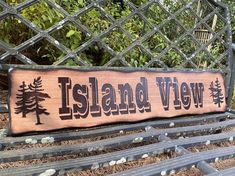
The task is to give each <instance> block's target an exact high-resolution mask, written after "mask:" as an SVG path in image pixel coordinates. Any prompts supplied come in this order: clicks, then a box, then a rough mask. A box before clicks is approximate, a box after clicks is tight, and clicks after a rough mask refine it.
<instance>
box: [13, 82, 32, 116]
mask: <svg viewBox="0 0 235 176" xmlns="http://www.w3.org/2000/svg"><path fill="white" fill-rule="evenodd" d="M19 87H20V89H18V92H20V93H19V94H16V98H17V99H18V101H17V102H16V105H17V107H16V108H15V113H16V114H20V113H22V117H23V118H25V117H26V114H27V113H29V112H30V109H31V108H32V105H31V103H32V102H31V101H30V100H29V94H28V93H29V88H28V86H27V85H26V84H25V82H24V81H23V82H22V85H20V86H19Z"/></svg>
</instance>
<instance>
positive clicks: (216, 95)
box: [209, 78, 224, 107]
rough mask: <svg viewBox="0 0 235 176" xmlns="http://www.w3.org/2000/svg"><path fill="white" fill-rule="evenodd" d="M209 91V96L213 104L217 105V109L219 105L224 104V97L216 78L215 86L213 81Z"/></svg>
mask: <svg viewBox="0 0 235 176" xmlns="http://www.w3.org/2000/svg"><path fill="white" fill-rule="evenodd" d="M209 89H210V91H211V95H210V96H211V97H212V98H213V102H214V104H217V105H218V107H220V106H221V104H222V103H223V102H224V100H223V99H224V96H223V94H222V88H221V85H220V82H219V80H218V78H216V81H215V84H214V82H213V81H212V82H211V84H210V88H209Z"/></svg>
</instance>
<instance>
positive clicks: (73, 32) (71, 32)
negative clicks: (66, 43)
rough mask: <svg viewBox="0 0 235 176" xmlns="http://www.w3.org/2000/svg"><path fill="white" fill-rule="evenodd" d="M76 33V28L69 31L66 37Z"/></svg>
mask: <svg viewBox="0 0 235 176" xmlns="http://www.w3.org/2000/svg"><path fill="white" fill-rule="evenodd" d="M74 34H75V31H74V30H70V31H69V32H67V34H66V37H71V36H73V35H74Z"/></svg>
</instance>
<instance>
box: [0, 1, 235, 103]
mask: <svg viewBox="0 0 235 176" xmlns="http://www.w3.org/2000/svg"><path fill="white" fill-rule="evenodd" d="M40 1H41V0H25V1H24V2H23V3H21V4H18V5H16V6H10V5H8V4H7V3H6V2H4V1H0V6H2V7H3V12H1V13H0V20H4V19H5V18H6V17H7V16H9V15H13V16H14V17H15V18H17V19H19V20H20V21H21V22H22V23H24V24H25V25H26V26H27V27H28V28H30V29H31V30H33V31H34V32H35V33H36V35H35V36H34V37H32V38H30V39H28V40H27V41H25V42H23V43H21V44H20V45H18V46H16V47H13V48H12V47H11V46H9V45H7V44H6V43H4V42H2V41H1V40H0V47H1V48H3V49H4V50H5V53H3V54H2V55H1V56H0V71H4V70H8V69H9V68H12V67H25V68H27V67H30V68H42V69H45V68H46V69H47V68H50V67H61V65H63V64H64V63H66V61H67V60H68V59H71V58H72V59H74V60H75V61H76V62H77V63H79V65H80V66H82V67H86V68H91V67H94V66H92V65H91V64H90V63H88V62H84V61H83V60H82V59H81V58H79V53H80V52H82V51H83V50H85V49H87V48H89V47H90V46H92V45H93V44H94V43H95V42H98V44H100V45H101V47H102V48H104V49H105V50H106V51H107V52H108V53H109V54H111V55H112V56H113V58H112V59H111V60H110V61H108V62H107V63H106V64H105V65H104V66H102V68H107V67H113V65H114V63H115V62H116V61H119V62H120V63H122V65H123V67H125V68H124V69H127V70H128V69H130V67H131V65H130V63H128V62H127V61H126V60H125V55H126V54H127V53H128V52H130V51H131V50H132V49H133V48H135V47H140V48H141V49H142V50H143V52H144V53H145V54H146V55H148V56H149V57H150V58H151V59H150V61H149V62H148V63H147V64H146V65H145V66H144V67H143V69H149V68H150V67H152V64H154V63H158V64H160V65H161V68H160V70H161V69H163V70H183V69H184V68H183V67H184V66H185V65H187V64H188V63H189V64H190V65H191V68H188V69H190V70H191V69H194V70H212V69H214V68H213V67H214V65H216V64H219V65H220V66H221V62H222V60H223V58H224V57H227V60H226V63H225V67H226V68H225V69H224V70H220V71H222V72H223V73H224V75H225V80H226V93H227V102H228V103H229V102H230V100H231V97H232V90H233V85H234V75H235V71H234V70H235V68H234V67H235V66H234V65H235V64H234V62H235V57H234V55H233V51H232V33H231V26H230V25H231V24H230V17H229V10H228V7H227V6H226V5H224V4H223V3H221V2H214V1H213V0H206V1H203V2H205V3H206V4H207V5H208V6H209V7H210V8H211V9H212V12H210V13H209V14H208V15H207V16H205V17H200V16H199V15H198V14H196V13H195V12H194V10H193V7H192V6H193V4H195V3H196V2H197V0H192V1H191V2H190V3H188V1H187V0H184V1H182V3H184V6H183V7H182V8H180V9H179V10H178V11H176V12H173V13H172V12H170V11H169V10H167V9H166V7H164V5H162V4H161V3H160V2H159V1H155V0H150V1H147V2H146V3H145V4H143V5H142V6H140V7H136V6H135V5H134V4H133V3H132V1H125V3H126V5H127V6H128V7H129V8H131V10H132V12H131V13H130V14H129V15H127V16H126V17H124V18H121V19H119V20H115V19H114V18H113V17H112V16H111V15H109V14H108V13H106V12H105V11H104V9H103V8H102V4H103V3H105V1H104V0H96V1H91V0H89V1H88V5H87V6H86V7H84V8H82V9H80V11H79V12H77V13H75V14H73V15H71V14H69V13H68V12H67V11H65V10H64V9H63V8H62V7H60V6H59V5H58V4H56V3H53V2H52V1H49V0H44V2H45V3H47V4H48V5H49V6H50V7H52V8H53V9H56V10H57V11H58V12H59V13H61V14H62V15H63V16H64V19H62V20H61V21H59V22H58V23H55V24H54V25H53V26H52V27H50V28H48V29H46V30H42V29H40V28H39V27H37V26H36V25H35V24H33V23H32V22H30V21H29V20H27V19H26V18H25V17H23V16H22V15H21V14H20V11H21V10H22V9H25V8H27V7H29V6H31V5H33V4H36V3H38V2H40ZM153 4H156V5H157V6H159V7H160V8H161V9H163V10H164V11H165V13H166V14H167V15H168V16H169V17H168V18H167V19H166V20H165V21H163V22H161V23H160V24H159V25H156V24H155V25H154V24H151V23H149V21H148V19H147V17H146V14H145V13H146V10H148V7H151V6H152V5H153ZM93 8H96V9H97V10H98V11H99V12H100V13H101V14H102V15H104V16H105V18H107V19H108V20H109V21H111V22H112V25H111V26H110V27H109V28H108V29H107V30H104V31H103V32H101V33H100V34H98V35H97V36H92V32H91V31H89V29H88V28H87V27H86V26H84V25H83V24H81V23H78V22H77V20H76V19H77V18H78V17H79V16H81V15H83V14H86V12H87V11H88V10H89V9H93ZM187 9H188V10H190V12H191V13H192V15H193V16H195V18H197V19H199V20H198V22H197V24H195V26H194V28H191V29H190V30H187V29H186V27H184V25H183V24H182V22H181V21H180V20H179V19H178V16H179V15H180V14H181V13H183V12H184V11H185V10H187ZM221 11H222V12H223V13H224V15H223V14H221V13H220V12H221ZM215 14H216V15H217V16H218V18H219V19H220V20H222V21H223V23H224V26H223V28H222V29H221V30H220V31H218V32H214V31H213V30H212V29H211V27H210V26H209V25H208V24H207V21H208V19H210V18H211V17H213V16H214V15H215ZM135 15H138V16H139V17H140V18H141V20H143V21H144V23H145V24H148V25H149V26H150V28H151V30H150V31H148V32H146V33H145V34H144V35H143V36H141V37H140V38H138V39H136V40H135V39H133V37H132V36H131V34H130V33H129V32H128V31H127V30H126V29H125V28H124V27H123V23H124V22H125V21H126V20H128V19H131V18H132V17H133V16H135ZM170 20H174V21H175V22H176V24H177V25H179V26H180V28H182V29H183V30H184V31H185V32H184V33H183V34H182V35H181V36H180V37H179V38H178V39H177V41H176V42H174V41H170V40H169V39H168V38H167V37H166V36H165V35H164V34H163V33H162V31H161V27H162V26H164V25H166V23H167V22H169V21H170ZM67 22H72V23H73V24H74V25H75V26H76V27H77V28H78V29H79V30H80V31H82V32H84V33H85V34H86V35H87V36H91V38H90V39H89V40H88V41H87V42H85V43H84V44H82V45H81V46H79V47H78V48H76V49H75V50H74V51H72V50H71V49H69V48H68V47H66V46H65V45H63V44H62V43H59V42H58V41H57V40H56V39H55V38H53V37H52V36H51V33H52V32H54V31H56V30H58V29H60V28H61V27H63V26H65V24H66V23H67ZM202 24H203V25H204V26H206V28H207V29H208V31H209V32H211V33H213V37H212V38H211V40H210V41H209V42H208V43H206V44H202V43H200V42H199V41H198V40H197V39H196V37H195V36H194V35H193V31H194V30H195V28H198V27H200V26H201V25H202ZM114 28H118V29H120V30H121V31H122V33H124V34H125V35H126V36H127V37H128V38H129V39H130V40H131V41H132V43H131V44H130V46H127V47H126V48H125V49H124V50H123V51H121V52H120V53H119V52H116V51H114V50H113V49H112V48H110V47H109V46H108V45H107V44H106V43H104V42H103V41H102V38H103V37H105V36H107V35H108V34H109V33H111V32H112V30H113V29H114ZM156 32H158V33H159V34H160V36H161V37H163V38H164V39H165V40H166V41H167V42H168V43H169V47H167V48H165V49H164V50H163V51H162V52H161V53H160V54H159V55H158V56H157V57H156V56H155V55H154V54H153V53H152V52H151V51H150V49H148V48H146V47H145V46H144V45H143V42H144V41H146V40H147V39H149V38H150V37H151V36H153V35H154V34H155V33H156ZM221 34H226V36H225V38H226V39H225V42H226V43H224V45H225V46H226V50H225V51H223V53H222V54H221V55H220V56H219V57H218V58H214V57H213V55H212V54H211V53H210V52H209V51H207V50H204V49H205V48H206V47H208V46H209V45H211V44H212V43H213V42H214V41H215V40H216V39H218V38H219V37H220V35H221ZM186 36H190V37H191V38H192V40H193V42H196V43H197V44H198V45H199V48H198V49H197V50H196V51H194V52H193V53H191V55H190V56H187V55H186V54H185V53H184V52H183V51H181V49H180V48H179V46H178V44H179V41H181V40H183V39H184V38H185V37H186ZM42 39H46V40H47V41H48V42H50V43H51V44H52V45H53V46H55V47H56V48H58V49H59V50H61V51H62V52H64V53H65V54H66V55H65V56H64V57H63V58H62V59H60V60H59V61H58V62H55V63H54V64H53V65H52V66H39V65H37V64H36V63H35V62H34V61H33V58H27V57H26V56H25V55H23V54H22V53H21V52H22V51H23V50H24V49H26V48H28V47H30V46H31V45H32V44H34V43H36V42H38V41H40V40H42ZM172 48H174V49H175V50H176V51H177V52H178V54H179V55H180V56H181V57H182V58H183V60H184V62H183V63H182V64H181V69H179V68H169V67H168V66H167V65H166V64H165V63H164V62H163V61H162V60H161V58H162V57H163V56H164V55H166V54H167V52H168V51H169V50H170V49H172ZM201 51H206V52H207V54H208V55H209V57H211V58H213V59H214V60H213V62H212V63H211V64H210V65H209V67H208V68H207V69H199V68H197V65H196V64H195V63H194V62H193V61H192V59H193V58H194V57H195V56H196V55H197V54H199V53H200V52H201ZM12 56H14V57H16V58H17V59H18V60H19V61H21V62H23V63H24V64H26V66H22V65H9V64H6V61H7V60H8V59H9V58H11V57H12ZM63 67H64V66H63ZM156 69H157V68H156ZM219 69H220V68H217V70H219ZM186 70H187V69H186Z"/></svg>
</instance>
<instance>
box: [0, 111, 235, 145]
mask: <svg viewBox="0 0 235 176" xmlns="http://www.w3.org/2000/svg"><path fill="white" fill-rule="evenodd" d="M227 117H235V115H234V114H231V113H228V112H225V113H219V114H210V115H199V116H189V117H184V118H177V119H167V120H154V121H147V122H140V123H131V124H126V125H116V126H107V127H103V128H100V129H94V130H91V129H90V130H89V131H76V132H74V131H64V132H57V133H50V135H48V134H46V135H45V134H42V135H31V136H21V137H3V138H0V144H1V145H3V146H8V145H17V144H27V142H26V141H27V139H33V140H36V141H37V142H38V143H40V141H41V140H42V139H44V138H47V137H51V138H53V139H54V141H65V140H77V139H86V138H89V137H97V136H102V135H107V134H108V135H111V134H114V133H119V132H120V131H123V132H127V131H132V130H139V129H143V130H144V129H145V127H148V126H152V127H169V126H170V125H171V124H174V125H192V124H197V123H201V122H213V121H218V120H220V119H224V118H227ZM109 127H110V128H109ZM181 128H182V127H181ZM190 128H191V127H190ZM167 133H170V131H169V132H167ZM174 133H175V131H174Z"/></svg>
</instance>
